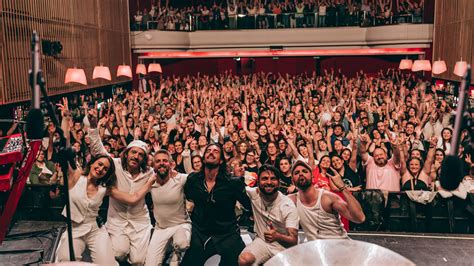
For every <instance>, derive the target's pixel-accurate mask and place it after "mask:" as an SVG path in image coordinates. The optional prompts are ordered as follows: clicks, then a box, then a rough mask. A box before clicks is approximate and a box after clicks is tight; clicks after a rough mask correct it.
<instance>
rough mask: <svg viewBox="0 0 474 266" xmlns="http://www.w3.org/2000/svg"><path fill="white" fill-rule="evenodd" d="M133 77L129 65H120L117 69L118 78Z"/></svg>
mask: <svg viewBox="0 0 474 266" xmlns="http://www.w3.org/2000/svg"><path fill="white" fill-rule="evenodd" d="M121 76H124V77H129V78H131V77H132V68H131V67H130V66H129V65H125V64H124V65H119V66H118V68H117V77H121Z"/></svg>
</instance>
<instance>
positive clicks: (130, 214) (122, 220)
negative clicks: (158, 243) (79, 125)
mask: <svg viewBox="0 0 474 266" xmlns="http://www.w3.org/2000/svg"><path fill="white" fill-rule="evenodd" d="M89 137H90V140H91V144H90V149H91V154H92V155H93V156H94V155H97V154H107V151H106V150H105V149H104V146H103V145H102V141H101V140H100V136H99V130H98V129H89ZM113 161H114V165H115V175H116V176H117V184H116V187H117V189H118V190H119V191H122V192H126V193H133V192H135V191H138V190H139V189H140V188H142V187H143V186H144V185H145V184H146V182H147V181H148V179H149V178H150V177H152V176H153V175H154V174H155V172H154V171H153V168H150V169H149V170H147V171H146V172H140V174H139V175H138V176H137V177H136V178H135V179H133V177H132V174H130V172H128V171H126V170H125V169H123V167H122V159H121V158H114V159H113ZM126 226H131V227H132V228H134V229H135V230H136V231H140V230H143V229H146V228H149V229H151V221H150V214H149V212H148V208H147V206H146V204H145V199H142V200H140V201H139V202H138V203H137V204H136V205H134V206H129V205H127V204H123V203H121V202H119V201H117V200H115V199H114V198H112V197H111V198H110V199H109V209H108V212H107V230H109V228H112V229H120V230H123V229H124V228H125V227H126Z"/></svg>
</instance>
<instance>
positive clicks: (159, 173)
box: [155, 166, 170, 179]
mask: <svg viewBox="0 0 474 266" xmlns="http://www.w3.org/2000/svg"><path fill="white" fill-rule="evenodd" d="M163 168H164V171H162V170H161V169H162V167H161V166H159V167H157V168H155V173H156V175H157V177H159V178H160V179H165V178H166V177H167V176H168V175H169V172H170V169H169V167H163Z"/></svg>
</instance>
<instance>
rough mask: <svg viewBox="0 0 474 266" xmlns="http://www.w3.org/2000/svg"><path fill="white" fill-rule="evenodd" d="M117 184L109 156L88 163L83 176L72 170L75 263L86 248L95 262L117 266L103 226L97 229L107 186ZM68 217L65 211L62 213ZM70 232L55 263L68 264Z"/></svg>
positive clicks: (61, 242)
mask: <svg viewBox="0 0 474 266" xmlns="http://www.w3.org/2000/svg"><path fill="white" fill-rule="evenodd" d="M114 183H115V167H114V164H113V161H112V158H110V157H109V156H107V155H100V156H97V157H95V158H93V159H91V161H90V162H89V163H88V165H87V166H86V168H85V170H84V173H83V174H81V171H80V170H70V171H69V179H68V185H69V202H70V204H71V220H72V237H73V246H74V254H75V256H76V258H75V259H76V260H78V261H80V260H81V258H82V253H83V252H84V250H85V248H86V247H87V248H89V250H90V254H91V257H92V262H94V263H96V264H101V265H102V264H103V265H115V264H116V262H115V259H114V255H113V252H112V244H111V242H110V239H109V235H108V234H107V231H106V230H105V228H104V227H101V228H99V227H98V226H97V222H96V218H97V216H98V215H99V207H100V205H101V204H102V199H103V198H104V196H105V194H106V190H107V188H106V187H111V186H112V185H113V184H114ZM63 215H65V210H64V211H63ZM69 260H70V258H69V245H68V239H67V232H64V233H63V235H62V236H61V241H60V243H59V246H58V249H57V252H56V261H57V262H62V261H69Z"/></svg>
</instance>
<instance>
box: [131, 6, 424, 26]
mask: <svg viewBox="0 0 474 266" xmlns="http://www.w3.org/2000/svg"><path fill="white" fill-rule="evenodd" d="M393 3H394V1H392V0H359V1H358V0H301V1H300V0H295V1H289V0H284V1H282V0H281V1H267V0H265V1H264V0H255V1H251V0H244V1H236V0H227V1H220V2H219V1H214V2H209V3H204V4H197V5H195V6H192V5H191V6H185V7H179V8H178V7H173V5H172V3H169V1H166V2H165V3H161V1H152V4H151V6H147V7H145V8H143V10H137V11H136V12H135V13H133V18H132V19H131V20H130V21H131V22H132V23H131V28H132V30H148V29H159V30H181V31H191V30H219V29H221V30H222V29H266V28H303V27H305V28H306V27H336V26H373V25H385V24H395V23H408V22H409V23H421V22H422V21H423V8H424V0H419V1H418V0H397V1H396V6H395V5H394V4H393Z"/></svg>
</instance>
